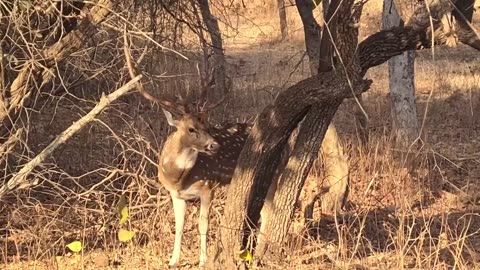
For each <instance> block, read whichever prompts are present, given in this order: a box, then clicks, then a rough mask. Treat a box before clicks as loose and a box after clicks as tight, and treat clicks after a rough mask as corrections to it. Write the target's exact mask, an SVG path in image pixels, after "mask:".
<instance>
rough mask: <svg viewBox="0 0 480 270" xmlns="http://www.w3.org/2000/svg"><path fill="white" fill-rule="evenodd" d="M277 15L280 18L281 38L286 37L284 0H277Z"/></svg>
mask: <svg viewBox="0 0 480 270" xmlns="http://www.w3.org/2000/svg"><path fill="white" fill-rule="evenodd" d="M277 8H278V17H279V19H280V33H281V34H282V40H284V39H286V38H287V37H288V28H287V26H288V25H287V10H286V9H285V0H277Z"/></svg>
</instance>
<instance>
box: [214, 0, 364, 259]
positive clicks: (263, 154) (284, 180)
mask: <svg viewBox="0 0 480 270" xmlns="http://www.w3.org/2000/svg"><path fill="white" fill-rule="evenodd" d="M352 2H353V1H352V0H345V1H342V4H341V5H340V6H341V7H340V8H339V10H338V13H336V16H338V17H339V19H338V20H339V21H341V22H342V23H341V25H342V26H341V27H338V29H336V28H335V27H333V28H332V29H333V31H337V32H338V36H340V37H341V39H339V42H338V44H337V48H338V50H339V54H340V55H342V57H343V60H344V61H345V63H350V64H349V65H348V67H347V70H345V69H340V68H338V69H337V70H336V71H330V72H324V73H322V74H319V75H316V76H313V77H310V78H308V79H305V80H303V81H301V82H299V83H297V84H296V85H294V86H292V87H290V88H288V89H287V90H285V91H283V92H281V93H280V94H279V95H278V96H277V98H276V99H275V102H274V104H273V105H271V106H267V107H266V108H265V109H264V110H263V112H262V113H261V114H260V115H259V116H258V118H257V121H256V122H255V125H254V127H253V128H252V132H251V133H250V136H249V138H248V140H247V142H246V144H245V147H244V149H243V151H242V154H241V155H240V158H239V163H238V165H237V168H236V170H235V173H234V176H233V179H232V184H231V186H230V190H229V194H228V196H227V201H226V207H225V219H224V223H223V226H221V229H220V234H221V245H222V249H221V250H219V251H222V253H223V254H221V256H218V258H219V259H221V260H222V259H223V260H225V261H224V263H227V264H226V267H232V266H233V261H235V260H233V261H232V259H233V258H235V257H236V256H235V254H236V253H237V252H238V251H239V250H240V249H241V248H243V247H247V246H250V245H248V244H249V243H251V242H252V241H249V239H250V237H249V236H250V235H251V234H252V231H251V229H252V228H253V229H255V228H256V226H257V225H258V224H257V222H258V220H259V216H260V210H261V208H262V206H263V201H264V198H265V196H266V194H267V191H268V187H269V186H270V185H271V183H272V178H273V176H274V173H275V170H276V169H277V166H278V165H279V163H280V159H281V153H282V151H283V149H284V147H285V145H286V143H287V141H288V139H289V137H290V135H291V133H292V131H293V130H294V129H295V128H297V127H298V124H299V122H300V121H301V120H303V119H305V121H304V123H303V124H302V125H301V126H300V132H299V135H298V138H302V139H301V141H300V142H297V143H296V144H295V149H294V150H293V153H292V157H291V158H290V159H289V161H288V163H287V168H286V169H285V170H284V171H283V173H282V176H281V177H280V180H279V184H278V188H279V191H278V192H279V193H278V194H282V196H275V198H274V206H275V209H274V211H275V213H276V215H275V218H274V219H275V220H274V221H271V220H269V219H267V223H268V224H270V225H268V224H267V226H269V227H270V228H273V230H275V232H273V231H272V230H269V231H268V233H269V236H271V237H269V239H270V241H269V242H268V243H271V242H273V243H278V244H281V243H283V240H284V237H285V236H286V232H287V231H288V228H289V226H290V222H291V216H292V214H293V209H294V206H295V202H296V200H297V198H298V195H299V193H300V190H301V187H302V185H303V183H304V181H305V178H306V176H307V174H308V172H309V170H310V167H311V164H312V163H313V160H314V159H315V158H316V157H317V154H318V150H319V145H320V144H321V142H322V140H323V135H324V133H325V131H326V129H327V127H328V125H329V124H330V121H331V118H332V117H333V115H334V114H335V111H336V110H337V108H338V106H339V105H340V103H341V101H342V100H343V98H344V97H346V96H350V94H351V93H352V90H353V93H356V94H358V93H360V92H362V91H365V90H366V89H368V87H369V85H370V81H364V80H363V79H361V78H359V77H358V76H357V75H356V74H360V73H361V71H360V67H359V65H358V64H355V63H356V62H355V60H354V51H355V47H356V46H355V44H357V37H358V29H357V28H352V27H348V26H347V27H345V23H348V21H350V19H351V18H352V15H351V12H352V10H351V8H352ZM357 8H358V7H357ZM355 14H356V15H355V16H357V17H359V16H360V13H355ZM343 71H347V72H348V75H347V74H345V73H344V72H343ZM347 78H348V79H347ZM350 86H353V89H352V88H350ZM296 97H302V98H300V99H299V98H296ZM310 119H311V120H310ZM289 191H290V192H289ZM244 220H247V221H248V222H247V223H244V222H243V221H244ZM277 229H278V231H277ZM267 230H268V229H267ZM238 234H240V235H238ZM268 243H267V242H263V244H268ZM259 244H260V243H259ZM265 248H266V246H264V247H262V246H259V253H256V254H257V255H256V256H261V253H262V251H264V250H265ZM277 251H278V250H277Z"/></svg>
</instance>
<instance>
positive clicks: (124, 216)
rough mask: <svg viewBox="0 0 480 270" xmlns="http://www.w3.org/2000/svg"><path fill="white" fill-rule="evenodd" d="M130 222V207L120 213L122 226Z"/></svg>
mask: <svg viewBox="0 0 480 270" xmlns="http://www.w3.org/2000/svg"><path fill="white" fill-rule="evenodd" d="M127 220H128V207H126V206H125V207H124V208H123V209H122V210H121V211H120V225H122V224H123V223H125V222H127Z"/></svg>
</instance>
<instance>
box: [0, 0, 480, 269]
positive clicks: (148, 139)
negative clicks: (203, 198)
mask: <svg viewBox="0 0 480 270" xmlns="http://www.w3.org/2000/svg"><path fill="white" fill-rule="evenodd" d="M255 8H259V7H254V6H253V5H252V6H250V7H249V9H247V10H246V11H244V15H245V17H246V18H243V19H242V17H237V18H236V19H237V23H238V24H239V27H238V30H239V33H238V35H236V36H235V37H233V35H232V37H230V38H229V39H228V42H227V44H228V47H227V55H228V64H229V74H230V75H231V76H232V77H233V78H234V93H233V94H232V96H231V97H230V98H229V100H228V103H227V105H225V108H226V114H225V115H221V116H216V117H215V118H216V119H219V120H222V121H244V120H247V119H250V118H251V117H254V115H255V113H256V112H258V110H260V109H261V108H262V107H263V106H265V105H266V104H268V103H269V102H271V101H272V100H273V97H274V95H275V93H276V92H277V91H279V89H281V88H284V87H286V86H288V85H291V84H293V83H294V82H296V81H298V80H300V79H301V78H304V77H305V76H307V75H308V72H309V69H308V64H307V63H306V59H304V61H303V62H301V59H302V56H303V50H304V48H303V42H302V39H301V38H302V37H301V36H302V30H301V27H300V24H299V20H298V18H296V17H295V16H298V15H296V14H295V10H294V7H290V8H289V9H288V11H289V23H290V25H291V26H290V34H291V36H290V38H289V40H287V41H283V42H280V41H279V40H278V38H277V37H278V28H276V25H277V23H276V22H275V20H271V18H276V17H275V14H268V13H267V15H265V13H262V12H265V11H266V10H268V6H267V7H263V8H264V9H260V10H255ZM380 8H381V6H379V5H378V3H376V2H375V1H371V2H370V3H369V6H368V7H367V8H366V16H365V17H364V19H363V22H362V26H361V27H362V35H363V36H365V35H368V34H369V33H371V32H373V31H376V30H377V29H378V27H379V23H378V18H379V14H380ZM253 10H255V11H253ZM257 14H262V16H261V17H259V16H257ZM234 19H235V18H233V17H232V18H231V21H233V20H234ZM255 25H256V26H255ZM477 25H478V22H477ZM418 55H419V57H418V58H417V62H416V86H417V102H418V111H419V118H420V119H419V120H420V121H422V122H423V130H422V131H423V133H422V142H423V144H422V148H421V149H420V150H418V153H416V154H417V158H416V162H417V167H416V169H415V170H414V171H413V172H407V170H406V169H405V168H404V166H402V165H403V164H402V160H401V158H400V156H401V155H399V153H398V151H397V150H395V149H394V147H393V145H392V142H391V136H390V126H391V123H390V110H389V99H388V96H387V92H388V74H387V68H386V65H382V66H379V67H376V68H373V69H372V70H371V71H369V73H368V75H367V76H368V77H370V78H372V79H373V80H374V84H373V85H372V88H371V90H369V92H368V93H367V94H366V95H365V104H366V111H367V112H368V115H369V118H370V124H369V125H370V127H369V131H370V140H369V143H368V144H367V145H363V146H362V145H360V144H359V143H358V140H357V137H356V133H355V127H354V123H353V121H352V116H353V114H354V106H355V103H354V101H352V100H348V101H346V102H344V104H343V105H342V106H341V108H340V110H339V112H338V114H337V116H336V117H335V123H336V125H337V130H338V131H339V133H340V137H341V138H342V141H343V143H344V145H345V147H346V149H347V151H346V152H347V155H348V157H349V163H350V166H351V171H352V174H351V186H350V196H349V205H348V207H347V209H346V211H345V212H344V213H342V214H341V215H339V216H337V217H326V216H320V215H319V214H318V213H316V215H317V218H318V222H317V224H314V225H313V226H312V227H310V228H309V231H308V233H307V232H302V231H300V230H299V229H298V226H295V225H294V226H293V228H292V233H291V235H290V240H289V242H288V245H287V248H286V252H285V254H286V255H285V257H284V258H282V260H280V263H279V264H277V265H268V263H267V265H266V269H294V268H300V269H307V268H312V267H313V268H314V269H480V233H479V230H480V214H479V213H480V205H479V204H480V197H479V195H478V194H479V193H480V188H479V187H480V139H479V134H480V118H479V114H480V61H479V60H480V55H479V54H478V52H476V51H473V50H471V49H469V48H466V47H464V46H460V47H458V48H453V49H443V48H441V49H437V50H435V54H434V55H432V52H430V51H422V52H419V53H418ZM152 61H153V62H156V63H157V64H158V63H160V64H158V65H156V66H154V67H150V69H154V68H155V69H160V70H154V71H155V73H157V74H159V73H162V72H163V71H168V70H175V72H176V73H177V74H180V73H183V74H186V75H184V76H181V77H179V78H173V79H170V80H161V81H160V80H157V81H154V83H155V84H154V85H153V86H155V87H158V88H156V89H155V90H151V91H152V92H154V93H155V94H156V95H159V96H160V95H164V94H172V93H173V92H175V91H177V90H183V91H185V90H186V91H187V92H188V91H193V90H194V89H195V87H194V85H195V84H194V83H191V81H193V80H195V76H194V75H193V74H194V69H193V65H192V64H191V63H189V62H186V61H184V62H182V61H180V60H178V59H174V58H171V57H165V56H163V57H162V56H160V57H158V58H154V60H152ZM169 74H171V72H170V73H169ZM151 86H152V85H151ZM86 87H88V86H86ZM152 89H153V88H152ZM73 91H75V90H73ZM76 91H78V92H77V93H75V92H72V95H76V94H78V95H77V96H81V93H82V88H81V87H80V88H79V89H77V90H76ZM93 96H94V97H91V96H90V97H84V96H82V97H83V99H81V100H78V99H74V98H72V97H71V96H69V97H61V98H55V97H51V98H50V99H48V100H46V101H45V104H43V105H42V104H40V106H39V108H42V109H41V110H39V111H38V112H34V113H32V122H33V123H36V124H35V125H34V126H33V127H32V130H30V133H29V134H30V137H31V138H30V139H29V143H30V145H31V146H30V148H29V150H30V151H31V152H32V153H38V151H40V150H41V149H42V148H43V147H44V146H45V145H46V144H48V142H49V141H50V138H52V136H55V135H56V134H58V133H59V132H60V131H62V130H63V129H65V128H66V127H68V126H69V124H70V123H71V121H72V120H74V119H76V118H77V117H78V116H77V115H79V114H83V112H84V111H85V110H87V109H86V108H89V107H92V102H91V101H88V100H92V99H93V100H94V99H95V95H93ZM89 98H90V99H89ZM52 104H56V105H55V106H52ZM72 104H75V107H74V109H72ZM65 115H70V116H71V118H64V117H63V116H65ZM167 131H168V130H167V127H166V125H165V123H164V120H163V118H162V116H161V115H160V114H159V112H158V108H156V107H153V108H152V107H151V106H149V105H147V104H145V102H144V101H143V100H142V99H140V98H139V97H138V95H131V96H129V97H128V98H125V99H123V101H122V102H119V103H117V105H115V106H114V107H112V108H111V109H109V110H108V111H107V112H106V113H105V114H104V115H103V116H102V117H101V118H100V119H99V120H98V121H97V122H96V123H93V124H92V125H91V126H90V127H89V128H88V129H86V130H84V131H82V132H80V133H79V134H77V135H76V136H75V138H74V139H72V140H71V141H70V142H69V143H68V145H65V147H64V148H63V149H61V150H60V151H59V152H57V153H56V154H55V156H54V157H52V159H51V160H50V161H49V162H50V163H49V164H46V165H45V167H44V168H43V170H42V171H41V172H38V174H39V175H41V176H42V177H43V178H45V179H46V181H45V182H44V184H43V185H42V186H41V187H36V188H34V189H32V190H28V191H20V192H18V193H15V194H11V195H9V196H8V198H6V199H5V200H4V201H3V202H2V204H0V213H1V214H0V224H1V229H0V235H1V238H0V256H1V258H2V261H3V262H2V265H1V268H2V269H56V267H57V266H56V262H55V257H56V256H58V255H60V256H65V258H66V259H67V260H68V259H69V258H70V257H69V256H70V255H68V251H67V250H66V248H65V244H66V243H68V242H70V241H72V240H74V239H80V240H82V242H83V243H84V244H85V249H84V253H83V254H82V263H81V264H80V265H78V264H77V265H70V266H69V267H68V268H72V269H73V268H76V267H77V266H78V268H81V269H112V268H120V269H159V268H163V267H164V266H165V265H166V263H167V262H168V259H169V256H170V252H171V249H172V247H173V232H174V221H173V211H172V209H171V206H170V202H169V199H168V197H167V196H165V192H164V190H163V189H161V188H160V192H159V193H158V194H157V191H158V189H157V187H155V186H152V185H150V184H149V181H148V179H154V178H155V174H156V173H155V167H154V162H155V160H156V153H157V151H158V149H159V148H160V146H161V144H162V140H163V138H165V135H166V133H167ZM314 170H315V172H314V174H313V175H316V176H317V177H318V178H319V179H321V178H322V173H321V165H320V164H317V165H316V166H315V168H314ZM147 178H148V179H147ZM314 179H315V178H314ZM121 194H126V195H127V197H128V198H129V201H130V207H131V208H130V210H131V217H130V221H129V222H128V227H129V228H131V229H134V230H136V231H137V236H136V237H135V239H134V241H133V242H132V243H129V244H122V243H119V242H118V241H117V240H116V230H117V229H118V221H117V219H118V217H117V214H116V209H115V204H116V202H117V201H118V199H119V197H120V195H121ZM218 194H219V195H218V196H217V198H216V200H215V202H214V206H213V211H212V216H211V217H212V221H211V228H212V230H211V233H210V236H209V237H210V243H214V242H215V241H216V239H217V238H216V236H215V234H216V230H215V228H216V227H218V225H219V224H220V219H221V214H222V211H223V204H222V201H223V199H222V196H224V192H222V191H220V192H219V193H218ZM192 205H195V206H194V207H189V210H188V217H187V223H186V226H185V236H184V237H185V238H184V239H185V240H184V246H183V254H182V260H181V261H182V263H184V266H185V267H186V268H189V267H193V265H195V264H196V262H197V257H198V230H197V225H196V221H197V216H198V209H197V206H196V204H193V203H192ZM213 253H214V251H213V250H210V254H213Z"/></svg>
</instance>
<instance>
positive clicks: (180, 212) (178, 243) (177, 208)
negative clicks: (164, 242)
mask: <svg viewBox="0 0 480 270" xmlns="http://www.w3.org/2000/svg"><path fill="white" fill-rule="evenodd" d="M171 197H172V202H173V212H174V213H175V243H174V246H173V253H172V257H171V258H170V262H169V263H168V264H169V265H170V266H176V265H177V263H178V260H179V259H180V252H181V247H182V236H183V227H184V224H185V211H186V208H187V203H186V202H185V201H184V200H182V199H180V198H178V197H177V196H175V195H173V194H172V195H171Z"/></svg>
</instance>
